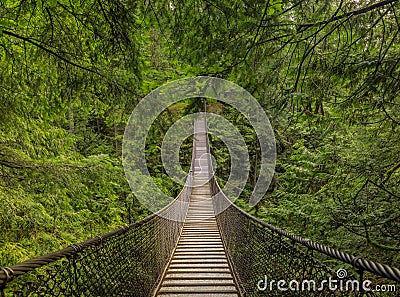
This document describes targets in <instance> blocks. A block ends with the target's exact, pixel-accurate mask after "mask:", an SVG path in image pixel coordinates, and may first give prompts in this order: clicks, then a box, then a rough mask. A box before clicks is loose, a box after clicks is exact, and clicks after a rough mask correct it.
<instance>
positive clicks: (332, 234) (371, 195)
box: [0, 0, 400, 267]
mask: <svg viewBox="0 0 400 297" xmlns="http://www.w3.org/2000/svg"><path fill="white" fill-rule="evenodd" d="M399 14H400V4H399V1H398V0H363V1H360V0H265V1H256V0H229V1H228V0H217V1H209V0H185V1H184V0H170V1H164V0H161V1H151V0H143V1H126V0H74V1H72V0H42V1H41V0H0V103H1V104H0V165H1V173H0V267H1V266H6V265H7V266H10V265H13V264H16V263H18V262H21V261H24V260H27V259H30V258H33V257H35V256H39V255H43V254H45V253H49V252H52V251H55V250H58V249H61V248H64V247H67V246H69V245H71V244H73V243H79V242H82V241H84V240H87V239H89V238H92V237H95V236H97V235H100V234H103V233H106V232H109V231H112V230H115V229H117V228H119V227H122V226H125V225H127V224H130V223H132V222H134V221H136V220H139V219H141V218H144V217H146V216H147V215H149V214H150V212H149V211H148V210H147V209H146V208H145V207H144V206H142V205H141V204H140V202H139V200H138V198H137V197H135V196H134V195H133V194H132V193H131V190H130V188H129V185H128V183H127V181H126V178H125V175H124V170H123V166H122V160H121V151H122V140H123V135H124V129H125V125H126V123H127V121H128V119H129V116H130V114H131V112H132V111H133V109H134V108H135V106H136V105H137V104H138V102H139V101H140V100H141V99H142V98H143V97H145V96H146V95H147V94H148V93H149V92H151V91H152V90H154V89H155V88H157V87H159V86H161V85H163V84H164V83H166V82H170V81H173V80H176V79H179V78H185V77H192V76H201V75H203V76H212V77H218V78H223V79H226V80H228V81H231V82H234V83H236V84H238V85H240V86H241V87H243V88H244V89H246V90H248V91H249V92H250V93H251V94H252V95H253V96H254V97H255V98H256V99H257V101H258V102H259V103H260V105H261V106H262V107H263V109H264V110H265V112H266V113H267V115H268V117H269V120H270V122H271V125H272V127H273V130H274V133H275V138H276V147H277V164H276V170H275V175H274V178H273V181H272V183H271V185H270V188H269V190H268V192H267V193H266V195H265V196H264V198H263V199H262V201H261V202H260V203H258V204H257V205H256V206H255V207H249V205H248V203H247V201H248V199H249V197H250V194H251V192H252V189H253V188H254V184H255V182H256V180H257V177H258V170H259V166H260V164H259V160H260V146H259V143H258V139H257V135H256V134H255V132H254V129H253V128H252V127H251V125H250V123H249V121H248V120H247V119H246V118H245V117H244V116H243V115H241V114H240V112H238V111H237V110H236V109H234V108H233V107H231V106H228V105H225V104H222V103H220V102H216V101H212V100H207V108H208V109H209V111H210V112H214V113H217V114H219V115H221V116H223V117H225V118H226V119H227V120H229V121H230V122H231V123H232V124H233V125H235V126H236V127H237V129H238V130H239V131H240V132H241V134H242V135H243V138H244V139H245V142H246V144H247V146H248V150H249V154H250V163H251V170H250V176H249V178H248V180H247V184H246V187H245V189H244V191H243V193H242V194H241V196H240V198H239V199H238V200H236V204H237V205H238V206H240V207H242V208H243V209H244V210H246V211H247V212H249V213H250V214H252V215H254V216H256V217H258V218H260V219H262V220H263V221H265V222H268V223H270V224H273V225H275V226H277V227H279V228H282V229H284V230H287V231H289V232H293V233H295V234H298V235H301V236H304V237H307V238H310V239H312V240H314V241H316V242H319V243H321V244H325V245H328V246H331V247H334V248H338V249H340V250H343V251H346V252H349V253H351V254H356V255H357V256H359V257H367V258H368V259H371V260H374V261H379V262H382V263H385V264H389V265H393V266H397V267H398V266H400V253H399V251H400V32H399V31H400V23H399V21H400V15H399ZM201 108H202V105H201V104H200V105H199V103H198V102H197V101H196V100H192V99H186V100H183V101H181V102H179V103H176V104H174V105H172V106H170V107H169V108H168V109H166V110H164V112H163V113H162V114H161V115H160V117H159V118H158V119H157V121H156V122H155V123H154V124H153V126H152V129H151V130H150V133H149V135H148V138H147V140H146V162H147V165H148V168H149V171H150V173H151V175H152V177H153V179H154V181H155V182H156V184H157V185H158V186H159V188H160V189H162V190H163V192H165V193H166V194H168V195H170V196H171V197H175V196H176V195H177V194H178V193H179V191H180V190H181V187H180V185H178V184H176V183H175V182H174V181H173V180H171V179H170V178H169V177H168V175H167V173H166V172H165V170H164V169H163V164H162V161H161V155H160V150H161V143H162V140H163V137H164V136H165V133H166V132H167V131H168V129H169V127H171V125H172V124H173V123H174V122H175V121H177V120H178V119H179V118H181V117H183V116H185V115H187V114H190V113H193V112H197V111H199V110H200V111H201ZM211 144H212V148H213V154H214V157H215V159H216V162H217V164H218V165H219V166H218V169H217V172H216V175H217V177H218V179H219V180H220V182H221V184H223V183H224V181H226V180H227V178H228V176H229V166H227V164H229V160H230V159H229V158H230V157H229V152H228V150H227V148H226V146H225V145H224V144H223V143H222V142H221V141H220V139H218V138H217V137H212V138H211ZM180 157H181V162H182V166H183V168H186V169H188V166H189V164H190V161H191V141H190V139H188V141H186V142H185V143H184V144H183V145H182V147H181V155H180Z"/></svg>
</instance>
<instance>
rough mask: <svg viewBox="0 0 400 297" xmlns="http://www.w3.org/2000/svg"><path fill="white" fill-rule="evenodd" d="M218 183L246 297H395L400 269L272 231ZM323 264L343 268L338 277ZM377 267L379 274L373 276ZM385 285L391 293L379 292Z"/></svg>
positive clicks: (218, 207) (224, 227)
mask: <svg viewBox="0 0 400 297" xmlns="http://www.w3.org/2000/svg"><path fill="white" fill-rule="evenodd" d="M212 183H213V184H212V192H213V194H214V197H213V202H214V210H215V213H216V214H217V216H216V218H217V223H218V227H219V230H220V233H221V236H222V239H223V242H224V245H225V249H226V252H227V255H228V258H229V260H230V263H231V266H232V268H233V271H234V274H235V277H236V281H237V283H238V285H239V288H240V290H241V293H242V295H243V296H282V295H284V296H394V295H393V294H395V293H393V290H396V287H395V286H396V280H398V279H400V271H399V270H398V269H396V268H392V267H389V266H386V265H381V264H379V263H374V262H370V261H367V262H368V263H367V264H365V261H366V260H363V259H359V258H356V257H354V256H351V255H348V254H345V253H342V252H340V251H337V250H334V249H330V248H327V247H324V246H321V245H318V244H315V243H313V242H311V241H309V240H307V239H304V238H301V237H299V236H295V235H292V234H290V233H287V232H285V231H283V230H281V229H278V228H275V227H273V226H269V225H268V224H265V223H263V222H261V221H259V220H257V219H255V218H254V217H252V216H250V215H248V214H247V213H245V212H243V211H242V210H240V209H239V208H238V207H236V206H235V205H234V204H232V203H231V201H229V200H228V198H227V197H226V196H225V195H224V194H223V193H222V192H220V189H219V186H218V184H217V183H216V181H215V180H214V181H212ZM325 249H326V251H327V252H325V251H324V250H325ZM329 253H332V254H334V255H330V254H329ZM327 254H328V255H327ZM323 259H325V260H327V261H328V262H332V260H336V261H337V262H338V263H339V265H341V266H340V267H342V268H341V269H339V270H338V271H335V270H333V269H331V267H330V265H329V266H327V265H325V264H324V261H323ZM360 261H361V262H360ZM351 262H352V263H351ZM357 263H361V264H362V263H364V264H365V267H362V268H360V267H357V266H362V265H361V264H357ZM364 264H363V265H364ZM344 267H345V268H344ZM374 267H375V268H376V271H370V270H374V269H375V268H374ZM354 271H358V272H360V275H359V274H357V273H352V272H354ZM361 271H363V272H364V278H363V273H362V272H361ZM365 272H368V277H366V273H365ZM371 272H372V273H371ZM389 272H390V273H389ZM340 273H343V274H340ZM385 273H387V275H385ZM279 282H280V283H279ZM379 283H381V284H385V290H386V291H389V290H390V292H385V293H382V292H379V293H378V292H376V291H375V290H376V286H375V284H379ZM363 286H364V287H363ZM364 289H365V290H364Z"/></svg>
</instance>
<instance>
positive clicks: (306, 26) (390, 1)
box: [297, 0, 398, 33]
mask: <svg viewBox="0 0 400 297" xmlns="http://www.w3.org/2000/svg"><path fill="white" fill-rule="evenodd" d="M396 2H398V0H385V1H382V2H379V3H376V4H373V5H370V6H367V7H364V8H362V9H359V10H353V11H350V12H348V13H344V14H341V15H338V16H334V17H332V18H330V19H329V20H326V21H321V22H317V23H312V24H300V25H299V27H298V28H297V32H298V33H299V32H303V31H305V30H307V29H309V28H311V27H314V26H319V25H325V24H328V23H332V22H335V21H338V20H340V19H343V18H347V17H352V16H355V15H360V14H364V13H367V12H369V11H371V10H374V9H377V8H380V7H383V6H385V5H388V4H393V3H396Z"/></svg>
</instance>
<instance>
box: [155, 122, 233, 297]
mask: <svg viewBox="0 0 400 297" xmlns="http://www.w3.org/2000/svg"><path fill="white" fill-rule="evenodd" d="M195 125H196V126H195V131H196V133H195V139H196V140H195V141H196V145H195V168H194V178H193V190H192V194H191V196H190V203H189V209H188V212H187V215H186V220H185V223H184V226H183V231H182V234H181V236H180V238H179V241H178V243H177V246H176V249H175V252H174V254H173V256H172V259H171V261H170V263H169V266H168V268H167V270H166V272H165V274H164V277H163V279H162V281H161V285H160V287H159V289H158V292H157V294H156V296H160V297H189V296H190V297H192V296H195V297H196V296H197V297H200V296H201V297H208V296H209V297H211V296H212V297H238V296H239V295H238V291H237V289H236V286H235V282H234V278H233V276H232V271H231V269H230V267H229V264H228V260H227V257H226V254H225V250H224V246H223V244H222V240H221V236H220V233H219V230H218V226H217V222H216V220H215V214H214V209H213V204H212V199H211V192H210V185H209V183H208V179H209V168H210V166H209V164H208V158H207V157H206V155H204V154H205V153H206V134H205V122H204V121H197V122H196V123H195ZM203 125H204V126H203Z"/></svg>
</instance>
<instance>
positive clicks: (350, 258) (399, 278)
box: [206, 121, 400, 282]
mask: <svg viewBox="0 0 400 297" xmlns="http://www.w3.org/2000/svg"><path fill="white" fill-rule="evenodd" d="M208 135H209V134H208V126H207V121H206V147H207V153H209V156H210V154H211V148H210V144H209V136H208ZM209 164H210V167H211V169H210V185H211V192H212V195H213V197H217V196H216V194H218V193H221V194H222V197H224V199H226V201H227V202H229V203H230V204H231V205H232V206H233V207H234V208H235V209H236V210H237V211H239V212H240V213H241V214H242V215H244V216H245V217H247V218H248V219H249V220H251V221H253V222H255V223H257V224H260V225H261V226H263V227H265V228H267V229H269V230H271V231H273V232H275V233H277V234H279V235H282V236H284V237H286V238H288V239H290V240H291V241H292V242H295V243H298V244H301V245H303V246H305V247H306V248H307V249H309V250H314V251H317V252H320V253H323V254H325V255H327V256H329V257H332V258H334V259H337V260H340V261H342V262H345V263H347V264H350V265H351V266H353V267H354V268H355V269H357V270H358V271H359V272H360V274H362V272H363V271H368V272H371V273H373V274H375V275H378V276H381V277H384V278H388V279H391V280H394V281H396V282H400V269H398V268H396V267H391V266H389V265H387V264H381V263H378V262H374V261H371V260H367V259H364V258H360V257H357V256H354V255H350V254H348V253H345V252H343V251H340V250H338V249H334V248H331V247H328V246H325V245H323V244H320V243H317V242H314V241H312V240H311V239H308V238H304V237H301V236H298V235H295V234H293V233H290V232H287V231H285V230H283V229H281V228H278V227H275V226H273V225H271V224H268V223H266V222H264V221H261V220H260V219H258V218H256V217H254V216H252V215H250V214H249V213H247V212H245V211H243V210H242V209H241V208H239V207H237V206H236V205H235V204H234V203H232V202H231V201H230V200H229V199H228V197H226V196H225V194H224V192H223V191H222V190H221V188H220V186H219V184H218V182H217V180H216V178H215V175H214V174H213V168H212V163H211V157H210V162H209ZM218 196H221V195H218Z"/></svg>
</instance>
